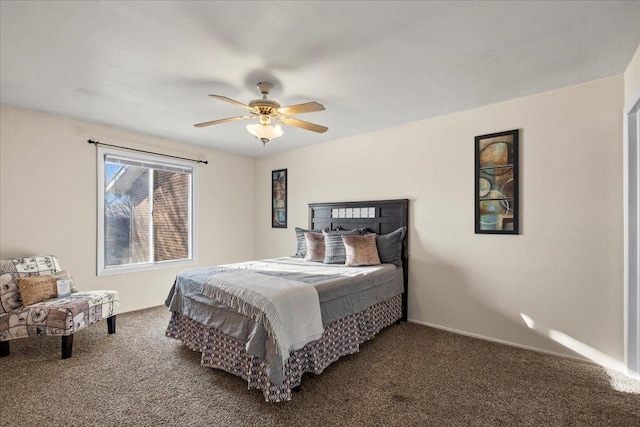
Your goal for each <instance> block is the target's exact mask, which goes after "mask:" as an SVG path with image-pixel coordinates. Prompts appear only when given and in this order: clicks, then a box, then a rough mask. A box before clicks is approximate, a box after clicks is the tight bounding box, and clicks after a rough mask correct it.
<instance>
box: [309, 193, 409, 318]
mask: <svg viewBox="0 0 640 427" xmlns="http://www.w3.org/2000/svg"><path fill="white" fill-rule="evenodd" d="M325 227H329V228H330V229H331V230H334V229H336V228H337V227H342V228H344V229H347V230H351V229H353V228H367V229H368V230H369V231H371V232H373V233H376V234H387V233H391V232H392V231H394V230H397V229H398V228H400V227H407V234H406V235H405V237H404V241H403V242H402V272H403V278H404V293H403V294H402V320H404V321H405V322H406V321H407V293H408V291H409V253H408V245H407V238H408V235H409V231H408V230H409V200H408V199H397V200H376V201H368V202H332V203H310V204H309V229H310V230H321V229H323V228H325Z"/></svg>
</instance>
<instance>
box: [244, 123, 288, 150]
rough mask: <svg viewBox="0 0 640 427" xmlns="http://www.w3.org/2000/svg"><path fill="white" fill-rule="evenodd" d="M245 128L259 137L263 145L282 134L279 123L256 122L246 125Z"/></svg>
mask: <svg viewBox="0 0 640 427" xmlns="http://www.w3.org/2000/svg"><path fill="white" fill-rule="evenodd" d="M247 130H248V131H249V133H250V134H251V135H253V136H255V137H256V138H259V139H260V140H261V141H262V144H263V145H265V144H266V143H267V142H269V141H271V140H272V139H273V138H278V137H279V136H282V135H283V134H284V131H283V130H282V127H280V125H276V126H273V125H271V124H261V123H256V124H253V125H247Z"/></svg>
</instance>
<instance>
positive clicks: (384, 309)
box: [166, 295, 402, 402]
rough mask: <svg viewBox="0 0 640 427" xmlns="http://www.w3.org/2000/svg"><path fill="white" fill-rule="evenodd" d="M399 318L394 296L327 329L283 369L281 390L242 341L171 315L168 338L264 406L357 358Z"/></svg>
mask: <svg viewBox="0 0 640 427" xmlns="http://www.w3.org/2000/svg"><path fill="white" fill-rule="evenodd" d="M401 317H402V296H401V295H398V296H395V297H392V298H390V299H388V300H386V301H383V302H381V303H378V304H376V305H373V306H371V307H369V308H367V309H365V310H363V311H361V312H359V313H356V314H352V315H350V316H347V317H344V318H342V319H339V320H336V321H335V322H333V323H331V324H329V325H327V326H326V327H325V328H324V333H323V334H322V338H320V339H319V340H316V341H312V342H310V343H308V344H307V345H305V346H304V347H303V348H301V349H300V350H295V351H293V352H291V354H290V356H289V359H287V361H286V362H285V365H284V378H285V381H284V383H283V384H281V385H277V384H271V383H269V381H267V371H266V366H265V362H264V361H263V360H262V359H260V358H258V357H255V356H251V355H249V354H247V353H246V351H245V342H244V341H241V340H238V339H235V338H232V337H230V336H229V335H227V334H225V333H223V332H221V331H219V330H217V329H216V328H213V327H207V326H205V325H203V324H201V323H199V322H196V321H195V320H192V319H190V318H188V317H186V316H183V315H182V314H179V313H176V312H173V313H172V316H171V320H170V322H169V326H168V327H167V331H166V336H168V337H170V338H175V339H178V340H180V341H182V342H183V343H184V344H185V345H186V346H187V347H189V348H190V349H192V350H194V351H199V352H201V353H202V360H201V365H202V366H206V367H211V368H217V369H223V370H225V371H227V372H230V373H232V374H234V375H237V376H239V377H241V378H243V379H245V380H246V381H247V382H248V384H249V389H260V390H262V393H263V394H264V398H265V400H266V401H267V402H283V401H288V400H291V389H292V388H294V387H297V386H299V385H300V382H301V380H302V375H303V374H304V373H305V372H312V373H314V374H320V373H321V372H322V371H323V370H324V369H325V368H326V367H327V366H329V365H330V364H331V363H333V362H335V361H336V360H338V359H339V358H340V357H342V356H346V355H348V354H353V353H357V352H358V351H359V349H360V344H362V343H364V342H365V341H367V340H370V339H372V338H373V337H374V336H375V335H376V334H377V333H378V332H380V330H381V329H383V328H385V327H387V326H389V325H391V324H393V323H394V322H395V321H397V320H398V319H400V318H401Z"/></svg>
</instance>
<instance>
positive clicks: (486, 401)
mask: <svg viewBox="0 0 640 427" xmlns="http://www.w3.org/2000/svg"><path fill="white" fill-rule="evenodd" d="M168 320H169V313H168V311H167V309H166V308H164V307H157V308H152V309H148V310H143V311H138V312H134V313H125V314H121V315H118V330H117V333H116V334H115V335H110V336H108V335H107V332H106V329H107V325H106V322H104V321H102V322H99V323H97V324H95V325H92V326H91V327H89V328H86V329H84V330H82V331H80V332H79V333H77V334H76V336H75V339H74V349H73V357H72V358H71V359H67V360H60V339H59V338H49V337H43V338H32V339H24V340H18V341H13V342H12V343H11V352H12V354H11V355H10V356H9V357H5V358H2V359H0V425H2V426H22V425H62V426H66V425H75V426H94V425H95V426H98V425H102V426H124V425H133V426H160V425H167V426H173V425H184V426H205V425H206V426H232V425H238V426H253V425H296V426H298V425H305V426H306V425H322V426H328V425H329V426H334V425H335V426H346V425H348V426H354V425H355V426H357V425H362V426H364V425H366V426H371V425H385V426H387V425H397V426H458V425H459V426H468V425H482V426H493V425H505V426H513V425H532V426H539V425H551V426H553V425H596V426H600V425H611V426H640V384H639V382H637V381H634V380H630V379H628V378H626V377H624V376H621V375H617V376H616V375H613V374H608V373H607V372H606V371H605V370H603V369H601V368H598V367H596V366H592V365H589V364H584V363H577V362H574V361H570V360H565V359H561V358H557V357H553V356H548V355H543V354H538V353H534V352H530V351H526V350H521V349H517V348H513V347H508V346H503V345H500V344H494V343H490V342H486V341H481V340H476V339H473V338H468V337H464V336H460V335H456V334H452V333H448V332H444V331H440V330H436V329H432V328H428V327H425V326H420V325H416V324H410V323H406V324H401V325H393V326H391V327H389V328H387V329H386V330H384V331H382V332H381V333H380V334H379V335H378V337H377V338H376V339H375V340H373V341H370V342H367V343H365V344H364V345H363V346H362V347H361V350H360V352H359V353H357V354H354V355H351V356H347V357H344V358H342V359H341V360H339V361H338V362H336V363H334V364H333V365H331V366H330V367H329V368H327V369H326V370H325V372H324V373H323V374H322V375H319V376H313V375H308V376H305V378H304V379H303V383H302V391H301V392H299V393H296V394H295V395H294V399H293V400H292V401H291V402H287V403H283V404H269V403H266V402H264V401H263V398H262V393H261V392H259V391H257V390H247V387H246V383H245V382H244V381H242V380H241V379H240V378H237V377H235V376H233V375H230V374H227V373H226V372H223V371H219V370H215V369H210V368H203V367H201V366H200V364H199V363H200V355H199V353H194V352H192V351H191V350H189V349H187V348H186V347H184V346H183V345H182V344H181V343H180V342H178V341H175V340H172V339H169V338H165V336H164V330H165V327H166V325H167V323H168ZM610 375H613V377H614V378H613V379H614V380H616V381H617V384H618V386H617V387H616V388H617V389H625V390H626V391H617V390H616V389H614V388H613V387H612V385H611V384H612V378H611V377H610Z"/></svg>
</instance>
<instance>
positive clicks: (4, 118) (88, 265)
mask: <svg viewBox="0 0 640 427" xmlns="http://www.w3.org/2000/svg"><path fill="white" fill-rule="evenodd" d="M88 139H94V140H98V141H100V142H104V143H109V144H116V145H123V146H127V147H134V148H141V149H145V150H151V151H159V152H162V153H166V154H172V155H178V156H186V157H195V158H201V159H206V160H208V161H209V164H208V165H200V166H199V167H198V172H199V180H198V181H199V182H198V188H199V191H198V220H199V224H198V225H199V233H198V239H199V263H198V264H199V265H213V264H221V263H228V262H236V261H243V260H249V259H253V258H255V244H254V236H255V230H254V227H253V224H254V215H255V214H254V207H255V194H254V190H255V184H254V171H255V161H254V160H253V159H249V158H244V157H240V156H235V155H228V154H223V153H220V152H217V151H214V150H210V149H206V148H202V147H196V146H190V145H185V144H178V143H176V142H171V141H167V140H161V139H158V138H152V137H148V136H143V135H139V134H135V133H131V132H126V131H122V130H118V129H114V128H109V127H103V126H96V125H92V124H89V123H85V122H81V121H76V120H70V119H66V118H62V117H57V116H52V115H46V114H40V113H36V112H33V111H29V110H23V109H18V108H14V107H9V106H6V105H3V106H1V107H0V259H5V258H9V257H14V256H28V255H46V254H54V255H56V256H57V257H58V258H59V260H60V262H61V264H62V266H63V267H64V268H66V269H68V270H69V271H70V272H71V274H72V275H73V276H74V279H75V281H76V283H77V286H78V288H79V289H80V290H92V289H115V290H117V291H118V292H119V294H120V304H121V311H122V312H124V311H130V310H136V309H140V308H146V307H152V306H156V305H160V304H162V303H163V302H164V299H165V298H166V296H167V293H168V291H169V289H170V287H171V285H172V283H173V279H174V278H175V275H176V273H177V272H179V271H181V270H184V269H186V268H189V267H192V266H189V267H180V268H168V269H161V270H154V271H143V272H137V273H129V274H117V275H109V276H101V277H96V203H97V200H96V185H97V177H96V149H95V148H94V146H91V145H89V144H87V142H86V141H87V140H88ZM194 266H195V265H194Z"/></svg>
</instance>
